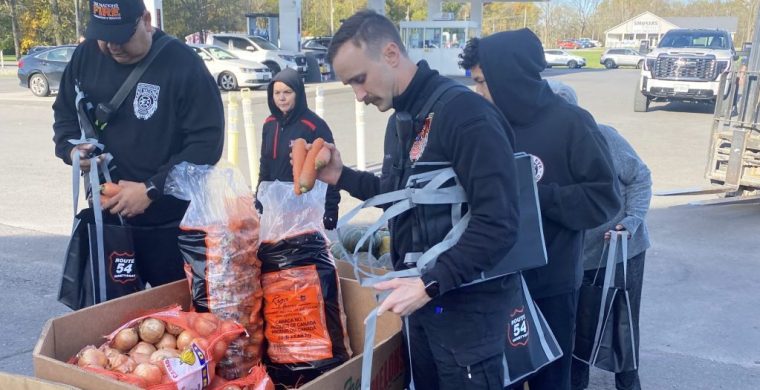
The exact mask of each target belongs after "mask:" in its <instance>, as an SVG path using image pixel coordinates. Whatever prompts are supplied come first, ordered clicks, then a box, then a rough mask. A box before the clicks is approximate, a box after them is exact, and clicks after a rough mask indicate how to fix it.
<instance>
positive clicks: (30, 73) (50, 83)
mask: <svg viewBox="0 0 760 390" xmlns="http://www.w3.org/2000/svg"><path fill="white" fill-rule="evenodd" d="M74 49H76V46H75V45H64V46H56V47H51V48H48V49H44V50H40V51H39V52H37V53H34V54H31V55H27V56H24V57H21V59H19V61H18V73H17V74H18V79H19V84H20V85H21V86H22V87H24V88H29V89H30V90H31V91H32V93H33V94H34V95H35V96H48V95H50V94H51V93H54V92H58V86H59V85H60V83H61V76H62V75H63V70H64V69H66V65H67V64H68V63H69V61H70V60H71V55H72V54H74Z"/></svg>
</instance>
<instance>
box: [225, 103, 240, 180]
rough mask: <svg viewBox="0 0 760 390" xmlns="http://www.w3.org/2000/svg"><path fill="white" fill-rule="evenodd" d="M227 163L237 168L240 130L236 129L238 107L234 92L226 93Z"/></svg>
mask: <svg viewBox="0 0 760 390" xmlns="http://www.w3.org/2000/svg"><path fill="white" fill-rule="evenodd" d="M227 99H228V101H227V161H229V162H230V164H232V165H235V166H237V165H238V162H239V158H238V150H239V149H240V147H239V141H240V128H239V127H238V116H239V110H240V105H239V104H238V96H237V93H236V92H234V91H230V92H228V93H227Z"/></svg>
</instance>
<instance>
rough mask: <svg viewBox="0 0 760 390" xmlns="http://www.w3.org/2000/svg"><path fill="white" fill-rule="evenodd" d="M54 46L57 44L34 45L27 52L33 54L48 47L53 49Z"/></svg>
mask: <svg viewBox="0 0 760 390" xmlns="http://www.w3.org/2000/svg"><path fill="white" fill-rule="evenodd" d="M54 47H55V46H32V47H30V48H29V51H27V52H26V55H32V54H35V53H39V52H41V51H45V50H47V49H52V48H54Z"/></svg>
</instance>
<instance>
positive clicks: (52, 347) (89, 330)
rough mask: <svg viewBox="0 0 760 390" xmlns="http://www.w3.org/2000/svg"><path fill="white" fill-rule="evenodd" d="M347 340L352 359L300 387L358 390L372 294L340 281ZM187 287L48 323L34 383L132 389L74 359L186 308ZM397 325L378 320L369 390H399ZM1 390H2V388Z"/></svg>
mask: <svg viewBox="0 0 760 390" xmlns="http://www.w3.org/2000/svg"><path fill="white" fill-rule="evenodd" d="M341 291H342V294H343V304H344V306H345V310H346V317H347V326H348V336H349V340H350V343H351V349H352V350H353V352H354V357H353V358H352V359H350V360H349V361H348V362H346V363H344V364H343V365H341V366H339V367H336V368H335V369H333V370H331V371H329V372H327V373H325V374H324V375H322V376H320V377H319V378H317V379H315V380H313V381H311V382H309V383H307V384H306V385H304V386H302V387H301V389H306V390H317V389H320V390H321V389H324V390H334V389H346V390H358V389H359V384H360V383H361V360H362V359H361V352H362V351H363V349H364V318H365V317H366V316H367V314H369V312H370V311H371V310H372V309H373V308H374V307H375V298H374V293H373V292H372V290H370V289H366V288H362V287H360V286H359V284H358V283H357V282H356V281H353V280H349V279H343V278H341ZM189 293H190V289H189V287H188V285H187V282H186V281H179V282H174V283H171V284H168V285H164V286H160V287H156V288H152V289H149V290H146V291H143V292H140V293H136V294H132V295H129V296H126V297H122V298H119V299H115V300H113V301H109V302H105V303H101V304H99V305H95V306H92V307H89V308H86V309H82V310H79V311H76V312H72V313H69V314H66V315H63V316H61V317H58V318H54V319H51V320H49V321H48V322H47V324H46V325H45V327H44V328H43V330H42V335H41V336H40V339H39V341H38V342H37V346H36V347H35V348H34V352H33V358H34V373H35V375H36V376H37V377H39V378H43V379H48V380H51V381H55V382H61V383H66V384H70V385H74V386H77V387H79V388H81V389H83V390H126V389H130V390H131V389H136V387H135V386H132V385H128V384H126V383H122V382H118V381H115V380H113V379H110V378H106V377H103V376H100V375H97V374H94V373H91V372H88V371H85V370H83V369H81V368H79V367H76V366H74V365H71V364H67V363H66V361H67V360H69V359H70V358H71V357H72V356H73V355H75V354H76V353H77V352H79V350H80V349H81V348H82V347H84V346H86V345H90V344H91V345H100V344H102V343H103V341H104V339H103V337H102V336H103V335H107V334H109V333H111V332H112V331H113V330H114V329H116V328H117V327H118V326H120V325H121V324H123V323H124V322H126V321H129V320H130V319H132V318H134V317H137V316H138V315H140V314H141V313H144V312H145V311H146V310H150V309H158V308H164V307H167V306H171V305H176V304H180V305H182V307H184V308H188V307H189V306H190V295H189ZM401 340H402V339H401V321H400V319H399V318H398V317H396V316H394V315H393V314H390V313H389V314H384V315H383V316H382V317H381V318H379V319H378V323H377V333H376V335H375V354H374V360H373V364H372V389H373V390H401V389H402V388H403V377H404V375H403V374H404V359H403V356H404V355H403V352H402V343H401ZM3 389H4V388H3Z"/></svg>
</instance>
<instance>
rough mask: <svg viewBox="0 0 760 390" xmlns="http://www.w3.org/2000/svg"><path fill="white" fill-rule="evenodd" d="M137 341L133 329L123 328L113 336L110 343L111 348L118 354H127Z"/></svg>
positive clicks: (135, 332)
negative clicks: (117, 351) (116, 350)
mask: <svg viewBox="0 0 760 390" xmlns="http://www.w3.org/2000/svg"><path fill="white" fill-rule="evenodd" d="M138 341H140V339H139V338H138V337H137V331H136V330H135V328H124V329H122V330H120V331H119V333H116V336H114V338H113V341H111V348H116V349H118V350H119V352H127V351H129V350H130V349H132V347H134V346H135V345H137V342H138Z"/></svg>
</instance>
